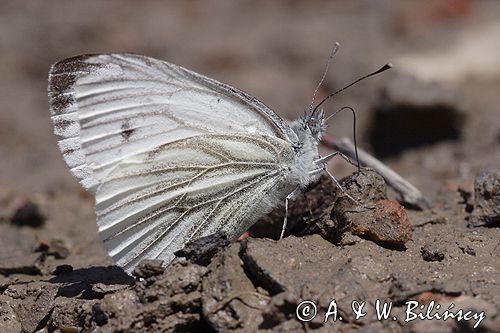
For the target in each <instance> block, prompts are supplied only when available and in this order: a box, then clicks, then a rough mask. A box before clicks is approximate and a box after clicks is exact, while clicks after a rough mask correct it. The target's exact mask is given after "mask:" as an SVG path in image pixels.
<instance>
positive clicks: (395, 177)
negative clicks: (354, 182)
mask: <svg viewBox="0 0 500 333" xmlns="http://www.w3.org/2000/svg"><path fill="white" fill-rule="evenodd" d="M323 143H324V144H325V145H326V146H327V147H329V148H333V149H336V150H338V151H340V152H341V153H343V154H345V155H347V156H348V157H350V158H353V159H355V158H356V154H355V150H354V145H353V144H352V142H351V140H349V139H348V138H341V139H335V138H333V137H331V136H325V137H324V138H323ZM358 155H359V162H360V163H361V165H363V166H366V167H369V168H372V169H373V170H375V171H377V172H378V173H379V174H380V175H381V176H382V177H384V179H385V181H386V182H387V184H388V185H389V186H390V187H392V188H393V189H394V190H395V191H396V192H397V193H398V194H399V196H400V201H402V202H404V203H406V204H409V205H411V206H414V207H416V208H419V209H424V208H429V203H428V202H427V201H426V200H425V199H424V197H423V196H422V193H421V192H420V191H419V190H418V189H417V188H416V187H415V186H413V185H412V184H410V183H409V182H408V181H406V180H405V179H404V178H403V177H401V176H400V175H399V174H397V173H396V172H395V171H394V170H392V169H391V168H389V167H388V166H387V165H385V164H384V163H382V162H381V161H379V160H378V159H376V158H375V157H373V156H372V155H370V154H368V153H367V152H366V151H364V150H362V149H360V148H358Z"/></svg>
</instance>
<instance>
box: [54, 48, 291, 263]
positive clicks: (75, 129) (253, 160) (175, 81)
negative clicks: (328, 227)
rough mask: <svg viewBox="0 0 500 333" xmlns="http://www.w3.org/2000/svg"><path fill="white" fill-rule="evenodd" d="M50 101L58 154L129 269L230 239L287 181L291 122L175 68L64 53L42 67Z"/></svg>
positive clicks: (118, 259)
mask: <svg viewBox="0 0 500 333" xmlns="http://www.w3.org/2000/svg"><path fill="white" fill-rule="evenodd" d="M49 99H50V110H51V115H52V120H53V122H54V128H55V130H54V131H55V133H56V134H57V135H59V136H60V137H61V140H60V141H59V146H60V149H61V151H62V153H63V156H64V159H65V161H66V162H67V164H68V165H69V167H70V169H71V171H72V173H73V174H74V175H75V176H77V177H78V178H79V179H80V180H81V183H82V184H83V186H84V187H86V188H87V189H89V190H90V191H92V192H93V193H94V194H95V196H96V212H97V223H98V227H99V233H100V236H101V238H102V239H103V241H104V244H105V247H106V248H107V250H108V252H109V253H110V255H111V256H112V257H113V258H114V259H115V261H116V262H117V263H118V264H119V265H121V266H123V267H124V268H125V269H126V270H128V271H131V270H132V269H133V267H134V266H135V265H136V264H137V263H138V262H139V261H140V260H142V259H145V258H159V259H163V260H165V261H166V262H169V261H170V260H171V259H172V258H173V252H175V251H176V250H178V249H180V248H182V247H183V245H184V244H185V243H186V242H187V241H189V240H191V239H195V238H199V237H201V236H206V235H209V234H212V233H214V232H216V231H223V232H225V233H227V234H228V235H229V236H230V237H236V236H238V235H239V234H241V233H242V232H243V231H244V230H246V229H247V228H248V227H249V225H251V224H252V223H253V222H255V220H256V219H257V218H258V217H259V216H260V215H262V214H264V213H266V212H267V211H269V210H270V209H271V208H272V206H274V205H275V204H276V202H272V200H273V199H272V197H273V196H268V198H267V197H266V194H267V193H268V192H269V191H270V190H271V189H272V190H273V192H275V191H276V190H277V189H278V188H280V189H282V188H283V187H288V186H290V185H288V184H284V182H283V179H284V177H285V175H286V173H287V172H289V166H290V165H291V164H292V163H293V149H292V146H291V142H294V140H296V137H294V133H293V132H292V131H291V130H290V129H289V127H288V125H287V124H286V123H284V122H283V121H282V120H281V119H280V118H279V117H278V116H277V115H276V114H274V113H273V112H272V111H271V110H270V109H268V108H267V107H266V106H265V105H264V104H262V103H261V102H259V101H258V100H256V99H255V98H253V97H251V96H249V95H247V94H245V93H243V92H241V91H239V90H237V89H235V88H232V87H230V86H227V85H224V84H222V83H219V82H217V81H215V80H212V79H209V78H206V77H204V76H201V75H199V74H196V73H193V72H191V71H188V70H186V69H184V68H182V67H179V66H176V65H173V64H169V63H167V62H163V61H160V60H156V59H152V58H147V57H143V56H138V55H129V54H111V55H93V56H80V57H75V58H70V59H67V60H64V61H62V62H59V63H56V64H55V65H54V66H53V67H52V68H51V71H50V74H49ZM287 190H288V189H286V190H285V191H287ZM280 192H281V191H280Z"/></svg>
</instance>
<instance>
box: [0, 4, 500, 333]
mask: <svg viewBox="0 0 500 333" xmlns="http://www.w3.org/2000/svg"><path fill="white" fill-rule="evenodd" d="M498 10H500V4H498V3H496V2H492V1H491V2H490V1H476V2H473V1H466V0H449V1H448V0H446V1H440V2H435V3H433V4H429V3H428V2H427V3H426V4H424V2H397V3H396V2H390V1H377V2H372V1H355V2H339V3H332V2H327V1H324V2H323V1H311V2H309V1H308V2H299V1H275V2H267V1H252V2H232V1H222V0H220V1H211V2H197V1H184V2H168V3H165V2H163V1H144V2H140V4H139V2H136V1H132V0H130V1H107V2H92V3H87V2H63V1H56V0H49V1H43V2H38V1H28V0H26V1H2V2H1V3H0V31H1V33H0V37H1V39H0V50H1V52H0V74H1V75H0V77H1V78H2V80H1V82H0V157H1V158H0V332H2V333H3V332H7V333H10V332H13V333H14V332H15V333H17V332H54V331H55V332H216V331H221V332H233V331H234V332H256V331H260V332H306V331H307V332H332V331H335V332H365V333H366V332H415V333H416V332H440V333H441V332H500V281H499V279H500V241H499V240H500V229H499V226H500V224H499V223H500V222H499V221H500V211H499V207H500V117H499V115H500V110H499V107H498V105H499V98H500V97H499V96H498V91H499V89H500V71H499V70H498V69H499V68H500V60H498V59H497V58H498V57H497V56H493V55H498V54H499V53H500V42H499V39H498V34H499V33H500V25H499V24H498V19H497V17H496V15H495V13H497V12H498ZM333 41H339V42H340V43H341V44H342V47H341V49H340V51H339V53H338V54H337V55H336V57H335V59H334V61H333V63H332V66H331V72H330V73H329V74H328V75H327V77H326V80H325V84H324V86H323V87H322V88H321V89H320V91H319V96H318V98H321V97H322V96H326V94H328V93H329V92H331V91H333V90H335V89H337V88H340V87H342V86H343V85H345V84H346V83H348V82H350V81H352V80H354V79H355V78H357V77H359V76H360V75H363V74H366V73H367V72H369V71H371V70H374V69H376V68H378V67H379V66H380V65H382V64H384V63H385V62H389V61H391V62H393V64H394V68H393V69H392V70H391V71H390V72H389V73H387V74H383V75H382V76H379V77H376V78H374V79H371V80H369V81H365V82H363V83H360V84H359V85H358V86H356V87H354V88H351V89H350V90H348V91H347V92H345V93H343V94H342V95H340V96H338V98H337V99H336V100H335V101H333V102H332V103H331V104H327V105H326V106H325V111H326V113H327V114H331V113H332V112H334V111H335V110H337V109H338V108H340V107H341V106H343V105H350V106H352V107H354V108H355V109H356V111H357V118H358V123H357V131H358V135H359V137H358V139H359V141H358V143H359V145H360V146H361V147H363V148H364V149H366V150H368V151H370V152H371V153H373V154H374V155H375V156H377V157H379V158H381V159H382V160H383V161H384V163H386V164H387V165H389V166H390V167H392V168H393V169H394V170H395V171H397V172H398V173H399V174H401V175H402V176H403V177H404V178H405V179H407V180H408V181H410V182H411V183H412V184H413V185H415V186H416V187H417V188H418V189H419V190H420V191H421V192H422V193H423V195H424V199H425V201H426V202H427V203H428V208H425V209H422V210H417V209H415V208H414V207H405V206H404V205H402V204H401V203H399V202H398V201H397V199H398V195H397V194H396V193H394V191H393V190H392V189H390V188H387V187H386V185H385V183H384V181H383V179H382V178H381V177H380V176H379V175H377V174H375V173H373V172H371V171H369V170H363V171H362V172H361V173H357V172H355V171H356V169H355V168H353V167H351V166H350V165H349V164H347V163H345V162H344V161H343V160H342V159H340V158H339V159H338V160H337V159H335V160H334V161H333V162H332V163H331V165H330V169H331V171H332V172H333V173H334V174H335V175H337V176H338V178H339V179H340V178H342V177H346V178H344V179H343V180H342V185H343V187H344V188H345V191H346V192H345V193H344V192H341V191H339V190H338V188H337V187H336V186H335V185H334V184H333V183H332V182H331V180H330V179H329V178H328V177H323V178H321V180H320V181H319V183H318V184H315V185H313V186H311V187H310V188H309V189H308V190H307V191H306V193H305V194H306V195H305V196H297V198H296V199H295V200H294V201H293V203H292V204H291V207H290V215H289V224H288V228H287V232H286V237H285V238H284V239H282V240H277V239H278V236H279V233H280V231H281V223H282V221H283V213H284V212H283V211H284V209H283V208H278V209H277V210H276V211H274V212H273V213H272V214H270V215H269V216H267V217H265V218H263V219H262V221H260V222H259V223H257V224H256V225H255V226H253V227H252V228H251V229H250V231H249V235H250V237H241V238H242V239H243V240H241V241H238V242H232V243H230V242H228V241H227V240H226V239H224V237H223V236H221V235H215V236H213V237H211V238H208V239H203V240H201V241H199V242H195V243H194V244H191V245H190V246H189V247H188V248H186V249H185V250H184V251H181V252H180V253H179V254H178V255H179V258H177V259H176V260H175V261H174V262H173V263H172V264H171V265H170V266H168V267H167V268H165V267H163V266H162V265H161V263H159V262H156V261H149V262H143V263H141V264H140V266H139V267H138V268H137V269H136V270H135V271H134V276H129V275H127V274H126V273H124V272H123V270H121V269H120V268H119V267H116V266H114V264H113V262H112V261H111V260H110V259H109V258H108V257H107V255H106V253H105V251H104V249H103V248H102V245H101V243H100V241H99V240H98V237H97V228H96V225H95V215H94V212H93V209H94V208H93V198H92V197H91V196H90V195H89V194H87V193H85V192H84V191H83V190H82V189H81V188H80V186H79V184H78V183H77V181H76V180H75V179H73V177H72V176H71V175H70V174H69V172H68V170H67V167H66V166H65V165H64V162H63V161H62V159H61V156H60V153H59V151H58V149H57V144H56V138H55V136H54V135H53V134H52V129H51V124H50V120H49V114H48V106H47V97H46V79H47V71H48V68H49V66H50V64H51V63H53V62H55V61H57V60H60V59H62V58H66V57H68V56H71V55H75V54H81V53H92V52H122V51H128V52H135V53H140V54H146V55H149V56H154V57H158V58H161V59H166V60H169V61H172V62H174V63H178V64H180V65H183V66H185V67H188V68H191V69H193V70H196V71H198V72H201V73H203V74H205V75H208V76H211V77H214V78H216V79H219V80H221V81H223V82H227V83H229V84H232V85H234V86H237V87H239V88H242V89H244V90H245V91H248V92H249V93H251V94H252V95H254V96H256V97H258V98H259V99H261V100H263V101H264V102H266V104H268V105H269V106H270V107H271V108H272V109H274V110H276V112H277V113H278V114H280V115H281V116H283V117H284V118H286V119H293V118H296V117H298V116H300V115H301V114H302V112H303V110H304V108H306V107H307V106H308V104H309V103H310V95H311V93H312V91H313V90H314V87H315V85H316V84H317V80H318V79H319V78H320V77H321V73H322V69H323V66H324V62H325V60H326V58H327V55H328V52H329V50H330V48H331V46H332V43H333ZM328 131H329V135H332V136H335V137H343V136H347V137H351V135H352V118H350V117H349V114H348V113H346V114H339V115H338V116H336V117H335V118H332V119H331V120H330V122H329V130H328ZM322 149H323V152H328V148H326V147H325V148H322ZM353 172H354V173H353ZM347 194H349V196H351V197H352V198H353V199H354V200H352V199H351V198H349V196H348V195H347ZM305 300H309V301H312V302H314V304H315V305H316V308H317V315H316V316H315V318H314V319H312V320H310V321H305V320H302V321H301V320H299V317H301V316H302V317H303V318H304V319H307V320H309V319H311V318H308V317H307V315H308V314H310V313H308V311H307V310H308V308H307V305H308V304H302V306H300V307H298V305H299V303H301V302H302V301H305ZM389 302H392V303H389ZM412 302H418V305H419V306H420V305H422V306H423V309H420V308H419V309H414V311H415V313H417V312H421V313H423V315H422V316H424V315H425V314H426V312H427V311H429V313H428V314H427V317H432V318H431V319H429V318H427V319H425V320H421V319H419V318H417V319H415V320H411V321H407V322H405V318H406V316H407V313H406V312H405V311H407V310H408V308H409V307H411V306H412V304H414V303H412ZM381 303H383V304H392V311H391V313H390V316H389V317H388V318H387V319H386V320H378V319H377V317H376V307H377V306H380V304H381ZM362 304H363V307H362V309H361V310H362V311H363V312H364V313H366V315H365V316H362V317H358V318H357V317H356V312H355V311H354V310H355V309H358V310H359V306H361V305H362ZM437 304H439V306H440V309H437ZM309 305H310V303H309ZM353 307H354V309H353ZM431 307H434V308H433V309H431V310H429V309H430V308H431ZM309 310H310V309H309ZM329 310H330V312H329V314H328V318H327V319H328V320H327V321H326V322H325V317H326V316H327V312H328V311H329ZM333 310H336V311H333ZM445 310H448V311H449V312H450V313H454V314H459V310H461V311H462V314H466V313H468V314H469V315H468V316H469V317H467V316H465V317H464V318H461V320H458V317H457V318H456V319H455V320H454V319H448V320H446V321H445V320H439V319H438V317H439V315H436V314H435V313H436V311H437V312H438V313H443V311H445ZM481 314H483V315H484V318H483V317H481ZM340 317H342V319H340ZM394 318H395V319H394ZM334 319H336V320H334ZM476 324H478V327H474V326H475V325H476Z"/></svg>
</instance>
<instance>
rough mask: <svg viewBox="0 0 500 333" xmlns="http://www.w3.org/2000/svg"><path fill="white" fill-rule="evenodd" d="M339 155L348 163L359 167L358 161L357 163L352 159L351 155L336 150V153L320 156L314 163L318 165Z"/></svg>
mask: <svg viewBox="0 0 500 333" xmlns="http://www.w3.org/2000/svg"><path fill="white" fill-rule="evenodd" d="M337 155H339V156H340V157H342V158H343V159H344V160H345V161H346V162H347V163H349V164H351V165H353V166H355V167H356V168H357V167H358V164H357V163H355V162H354V161H353V160H351V159H350V158H349V157H347V155H345V154H343V153H342V152H340V151H336V152H334V153H331V154H328V155H325V156H323V157H320V158H318V159H317V160H315V161H314V164H316V165H321V164H326V162H328V161H329V160H331V159H332V158H333V157H335V156H337Z"/></svg>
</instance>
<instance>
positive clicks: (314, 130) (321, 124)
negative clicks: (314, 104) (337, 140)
mask: <svg viewBox="0 0 500 333" xmlns="http://www.w3.org/2000/svg"><path fill="white" fill-rule="evenodd" d="M302 126H303V127H304V129H305V130H306V131H307V132H308V133H310V134H311V136H312V137H313V138H314V139H315V140H316V142H319V141H320V140H321V137H322V135H323V132H324V131H325V130H326V123H325V112H324V111H323V109H314V110H313V111H312V112H311V113H307V114H305V115H304V117H302Z"/></svg>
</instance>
